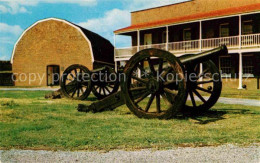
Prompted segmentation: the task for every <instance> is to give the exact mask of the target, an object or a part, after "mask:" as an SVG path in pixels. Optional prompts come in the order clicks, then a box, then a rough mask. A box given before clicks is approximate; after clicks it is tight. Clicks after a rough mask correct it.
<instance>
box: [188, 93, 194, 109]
mask: <svg viewBox="0 0 260 163" xmlns="http://www.w3.org/2000/svg"><path fill="white" fill-rule="evenodd" d="M189 94H190V99H191V102H192V105H193V106H194V107H196V102H195V99H194V96H193V93H192V91H190V92H189Z"/></svg>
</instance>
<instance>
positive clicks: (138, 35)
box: [137, 30, 140, 51]
mask: <svg viewBox="0 0 260 163" xmlns="http://www.w3.org/2000/svg"><path fill="white" fill-rule="evenodd" d="M137 51H140V31H139V30H138V31H137Z"/></svg>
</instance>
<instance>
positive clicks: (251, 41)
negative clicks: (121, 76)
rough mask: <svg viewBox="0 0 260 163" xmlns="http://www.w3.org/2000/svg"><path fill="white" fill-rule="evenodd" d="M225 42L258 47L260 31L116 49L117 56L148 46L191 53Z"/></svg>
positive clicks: (229, 44) (126, 54)
mask: <svg viewBox="0 0 260 163" xmlns="http://www.w3.org/2000/svg"><path fill="white" fill-rule="evenodd" d="M223 44H225V45H226V46H227V47H228V49H240V48H241V49H243V48H258V47H260V33H258V34H250V35H241V36H231V37H222V38H212V39H202V40H191V41H180V42H169V43H161V44H151V45H141V46H139V47H138V46H132V47H126V48H117V49H116V50H115V52H116V54H115V57H116V58H128V57H131V56H132V55H134V54H135V53H136V52H138V51H139V50H143V49H147V48H157V49H162V50H168V51H170V52H171V53H189V52H199V51H204V50H208V49H212V48H216V47H218V46H220V45H223Z"/></svg>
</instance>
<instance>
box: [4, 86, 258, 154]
mask: <svg viewBox="0 0 260 163" xmlns="http://www.w3.org/2000/svg"><path fill="white" fill-rule="evenodd" d="M45 93H46V91H27V92H26V91H0V137H1V139H0V149H10V148H15V149H45V150H111V149H141V148H158V149H167V148H171V147H174V146H207V145H220V144H226V143H232V144H238V145H249V144H251V143H260V134H259V132H260V121H259V119H260V107H252V106H242V105H224V104H217V105H216V106H214V108H213V109H212V110H211V111H209V112H207V113H206V114H204V115H200V116H194V117H180V118H178V119H171V120H157V119H153V120H146V119H139V118H137V117H136V116H134V115H133V114H132V113H131V112H130V111H129V110H128V108H127V107H126V106H122V107H119V108H117V109H115V110H114V111H106V112H102V113H96V114H93V113H80V112H77V110H76V106H77V104H78V103H86V104H90V103H91V101H84V102H82V101H81V102H80V101H71V100H67V99H61V100H45V99H44V94H45ZM91 99H92V100H94V97H92V98H91Z"/></svg>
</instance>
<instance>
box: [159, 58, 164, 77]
mask: <svg viewBox="0 0 260 163" xmlns="http://www.w3.org/2000/svg"><path fill="white" fill-rule="evenodd" d="M162 69H163V60H162V59H160V60H159V67H158V72H159V74H160V73H161V72H162Z"/></svg>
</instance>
